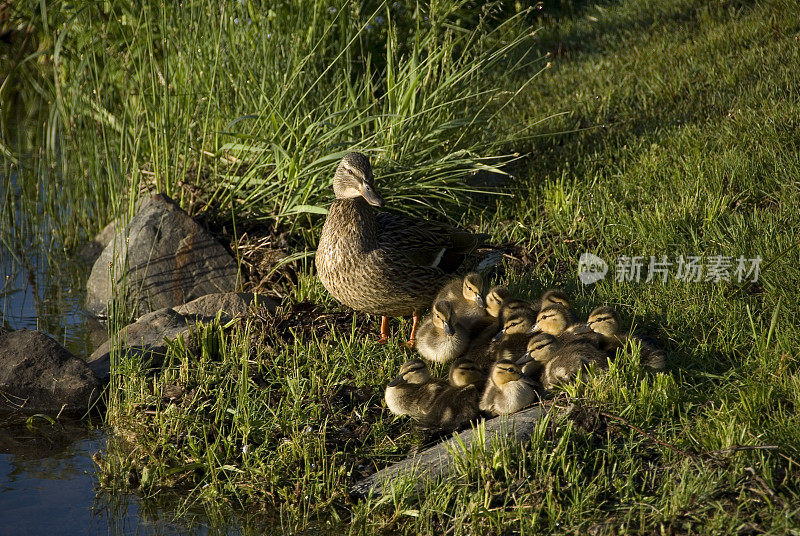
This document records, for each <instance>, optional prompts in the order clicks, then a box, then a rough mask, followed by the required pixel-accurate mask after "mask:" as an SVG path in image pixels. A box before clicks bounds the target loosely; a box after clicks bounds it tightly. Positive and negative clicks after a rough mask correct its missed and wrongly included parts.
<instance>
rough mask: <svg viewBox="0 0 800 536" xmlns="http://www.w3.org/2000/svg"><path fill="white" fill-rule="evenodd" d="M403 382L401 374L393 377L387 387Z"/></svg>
mask: <svg viewBox="0 0 800 536" xmlns="http://www.w3.org/2000/svg"><path fill="white" fill-rule="evenodd" d="M402 382H403V377H402V376H397V377H396V378H395V379H393V380H392V381H390V382H389V387H394V386H396V385H400V384H401V383H402Z"/></svg>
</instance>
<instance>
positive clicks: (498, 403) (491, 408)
mask: <svg viewBox="0 0 800 536" xmlns="http://www.w3.org/2000/svg"><path fill="white" fill-rule="evenodd" d="M538 388H539V384H538V383H537V382H535V381H534V380H532V379H530V378H526V377H525V376H523V375H522V372H521V371H520V369H519V367H518V366H517V365H516V364H514V362H512V361H509V360H502V361H498V362H497V363H495V364H494V366H493V367H492V372H491V374H490V375H489V381H488V383H487V384H486V390H485V391H484V392H483V396H482V397H481V404H480V408H481V410H482V411H485V412H487V413H490V414H492V415H507V414H509V413H514V412H516V411H519V410H521V409H522V408H524V407H525V406H527V405H530V404H532V403H533V402H535V401H536V400H537V399H538V398H539V389H538Z"/></svg>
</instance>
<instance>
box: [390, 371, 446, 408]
mask: <svg viewBox="0 0 800 536" xmlns="http://www.w3.org/2000/svg"><path fill="white" fill-rule="evenodd" d="M445 387H446V386H445V385H444V384H443V383H441V382H437V381H435V380H434V379H432V378H431V373H430V371H429V370H428V365H426V364H425V362H424V361H423V360H421V359H412V360H410V361H406V362H405V363H403V366H402V367H400V374H398V375H397V377H396V378H395V379H394V380H392V381H391V383H389V385H388V386H387V387H386V392H385V398H386V405H387V406H388V407H389V411H391V412H392V413H394V414H395V415H408V416H410V417H414V418H421V417H424V416H425V415H427V413H428V411H429V410H430V407H431V403H432V402H433V400H434V398H436V396H437V395H438V394H439V393H441V392H442V391H443V390H444V389H445Z"/></svg>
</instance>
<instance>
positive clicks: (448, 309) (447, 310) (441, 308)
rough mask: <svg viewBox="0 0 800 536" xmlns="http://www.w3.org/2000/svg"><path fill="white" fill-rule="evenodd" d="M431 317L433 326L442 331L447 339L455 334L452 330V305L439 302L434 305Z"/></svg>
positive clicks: (447, 302)
mask: <svg viewBox="0 0 800 536" xmlns="http://www.w3.org/2000/svg"><path fill="white" fill-rule="evenodd" d="M431 317H432V319H433V325H434V326H436V327H437V328H439V329H441V330H442V331H444V334H445V335H447V336H448V337H449V336H450V335H452V334H454V333H455V332H456V330H455V329H454V328H453V320H454V319H453V304H452V303H450V302H449V301H445V300H439V301H437V302H436V303H434V304H433V308H432V310H431Z"/></svg>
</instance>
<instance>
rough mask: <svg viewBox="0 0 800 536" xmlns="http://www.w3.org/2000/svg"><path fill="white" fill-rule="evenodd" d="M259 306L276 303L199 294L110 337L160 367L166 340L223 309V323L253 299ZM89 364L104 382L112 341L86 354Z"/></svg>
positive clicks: (258, 298)
mask: <svg viewBox="0 0 800 536" xmlns="http://www.w3.org/2000/svg"><path fill="white" fill-rule="evenodd" d="M254 301H255V302H256V303H257V304H258V306H259V307H266V308H267V309H269V310H270V311H275V309H276V308H277V307H278V303H277V302H276V301H275V300H274V299H272V298H269V297H267V296H263V295H260V294H248V293H245V292H240V293H235V292H231V293H221V294H210V295H207V296H202V297H200V298H198V299H196V300H193V301H191V302H189V303H185V304H183V305H181V306H179V307H177V308H175V309H173V308H171V307H165V308H163V309H159V310H158V311H153V312H152V313H148V314H146V315H144V316H142V317H141V318H139V319H138V320H137V321H136V322H134V323H133V324H130V325H128V326H125V327H124V328H122V329H121V330H119V331H118V332H117V334H116V335H115V336H114V337H113V339H112V340H114V341H116V344H117V345H118V347H119V348H121V350H120V351H122V352H128V353H129V354H131V353H132V354H134V355H136V356H138V357H139V358H140V359H141V360H142V361H143V362H147V363H149V365H150V366H152V367H160V366H161V364H162V363H163V360H164V356H165V355H166V354H167V341H174V340H175V339H177V338H178V337H181V336H183V337H184V339H185V340H187V342H188V337H187V335H189V334H190V332H191V330H192V329H193V328H194V327H195V326H196V325H197V324H198V323H201V322H202V323H208V322H210V321H212V320H213V319H214V318H215V317H216V316H217V313H218V312H220V311H221V312H222V315H221V320H222V322H227V321H229V320H231V319H233V318H234V317H235V316H239V315H242V314H244V313H246V312H247V310H248V308H249V307H250V305H251V304H252V303H253V302H254ZM88 365H89V367H90V368H91V369H92V371H93V372H94V373H95V375H97V377H98V378H100V380H102V381H104V382H106V381H108V379H109V377H110V375H111V340H109V341H106V342H104V343H103V344H102V345H100V346H99V347H98V348H97V349H96V350H95V351H94V352H93V353H92V355H91V356H90V357H89V360H88Z"/></svg>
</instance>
